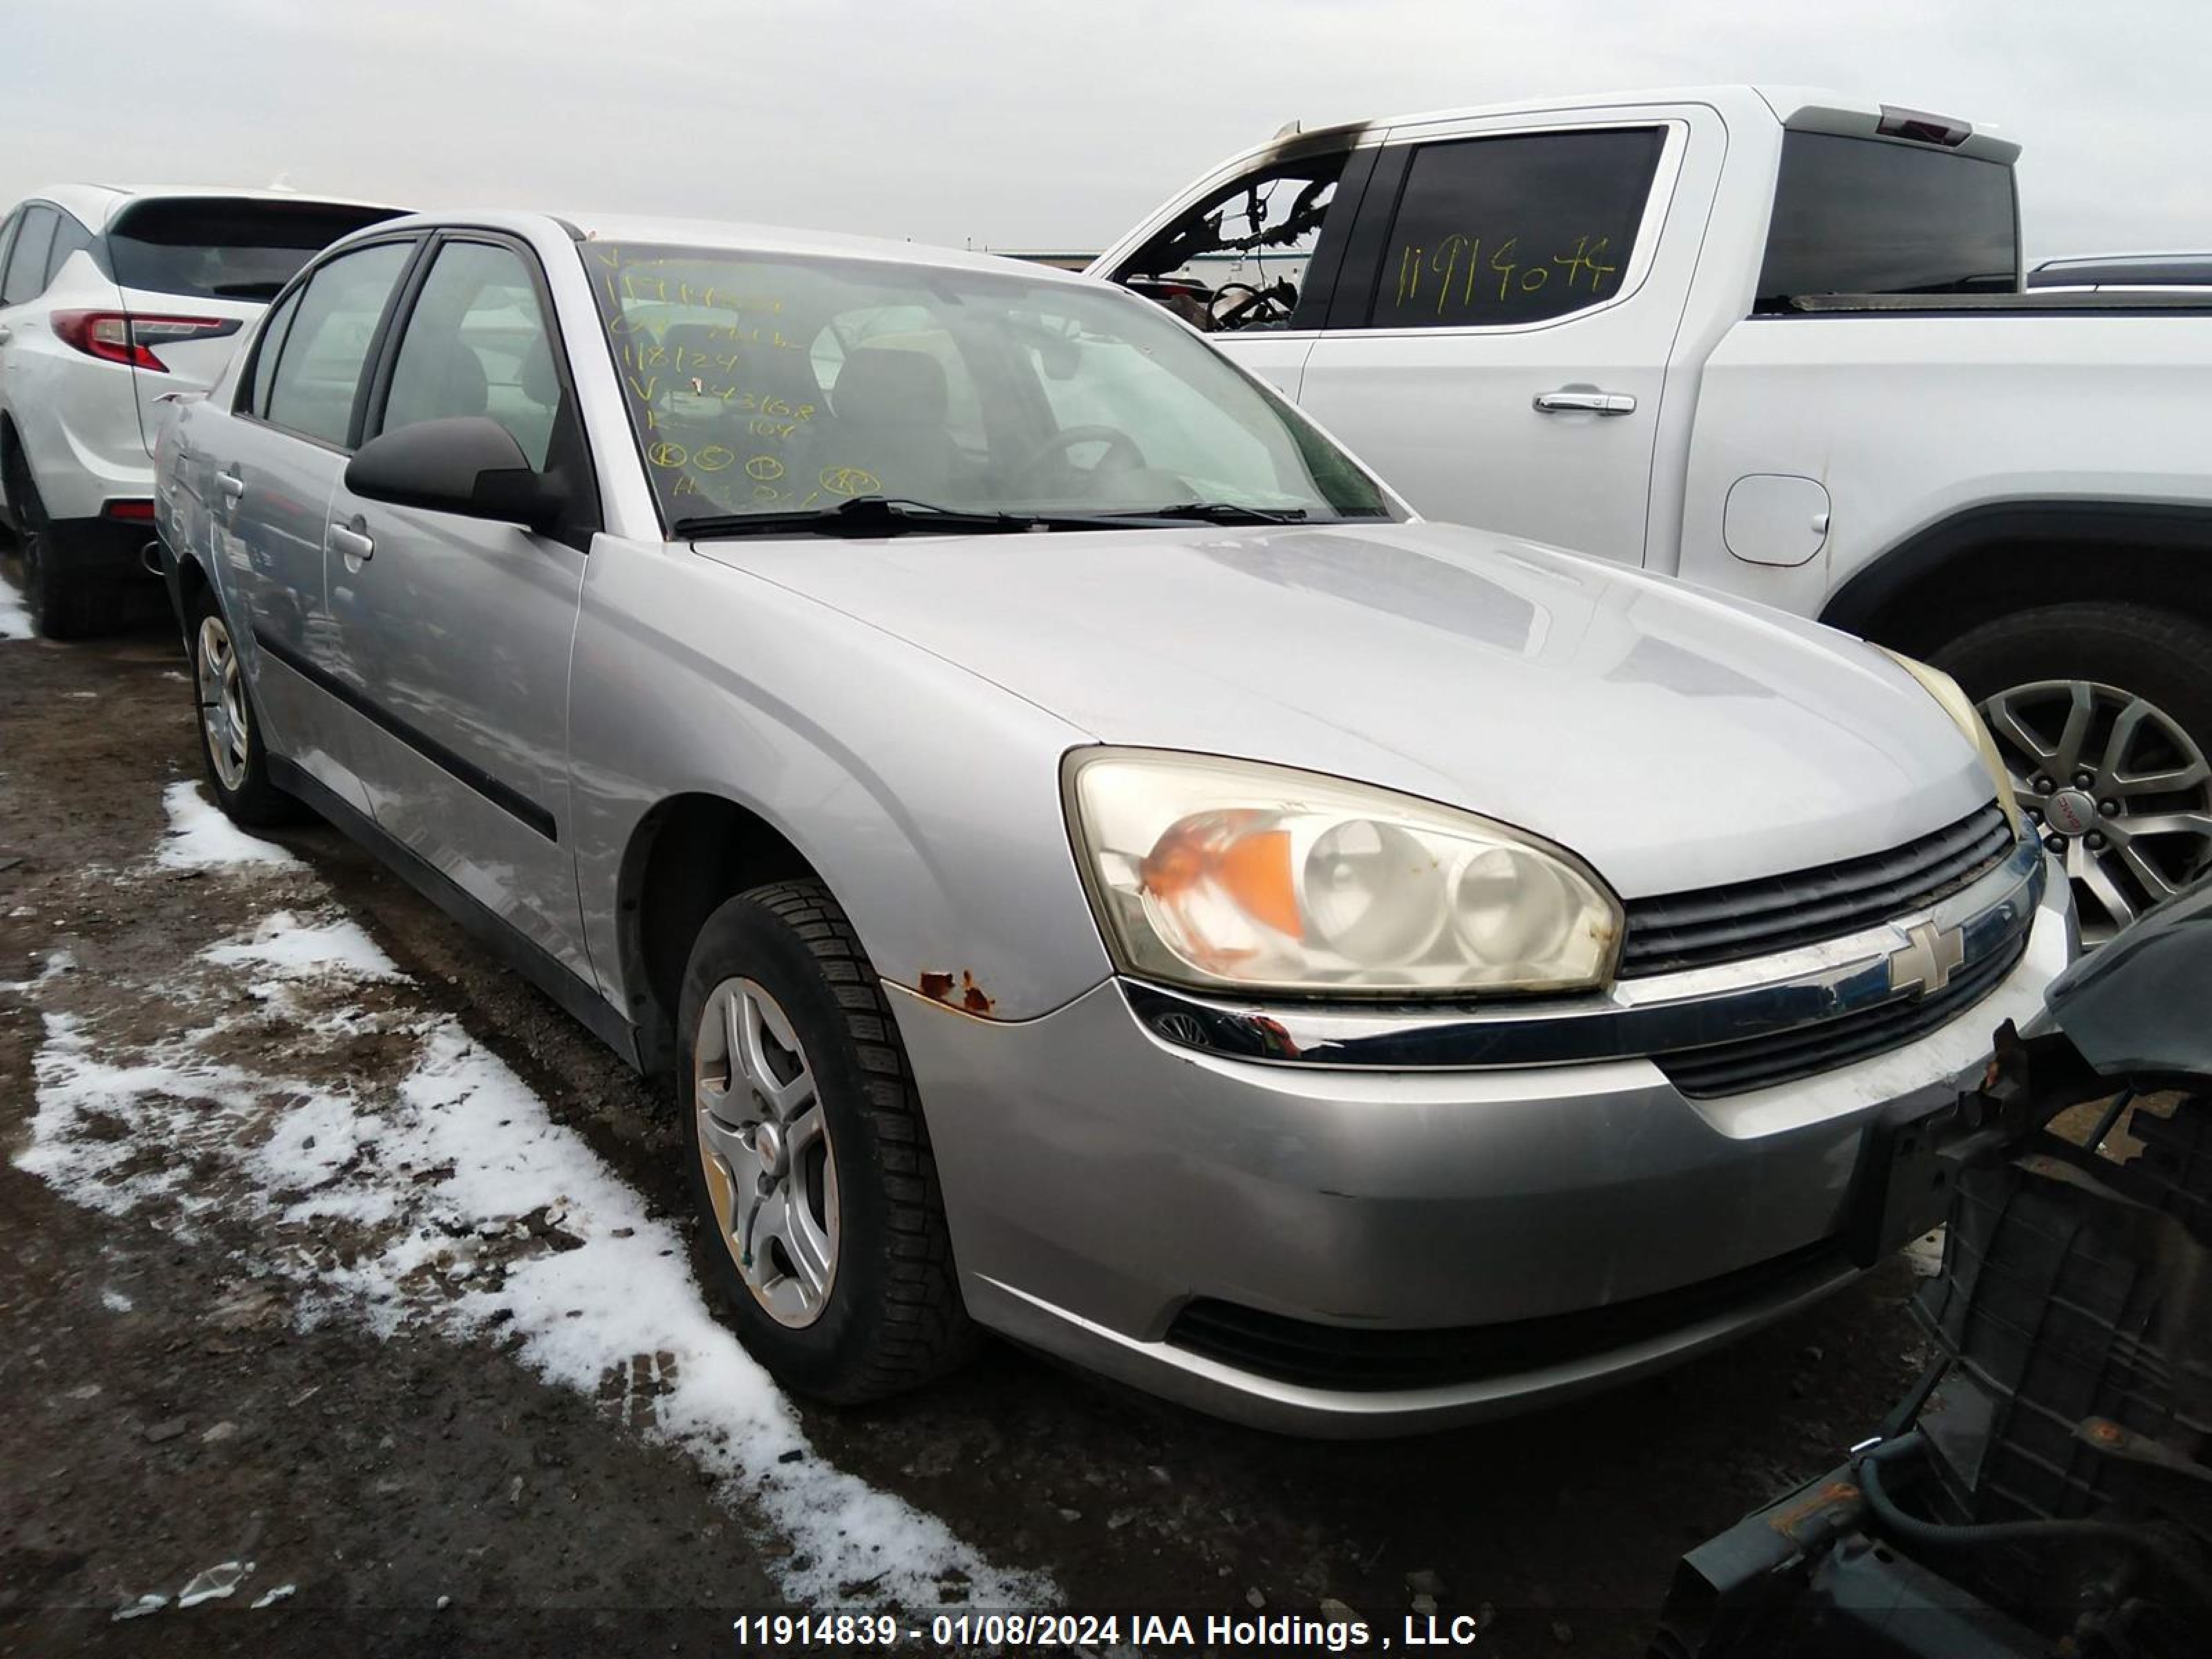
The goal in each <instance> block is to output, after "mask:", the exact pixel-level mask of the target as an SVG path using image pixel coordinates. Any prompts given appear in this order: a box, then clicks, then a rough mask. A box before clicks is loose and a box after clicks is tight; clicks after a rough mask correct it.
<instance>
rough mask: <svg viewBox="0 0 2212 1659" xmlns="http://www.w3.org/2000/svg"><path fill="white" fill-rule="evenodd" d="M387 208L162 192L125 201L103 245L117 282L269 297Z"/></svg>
mask: <svg viewBox="0 0 2212 1659" xmlns="http://www.w3.org/2000/svg"><path fill="white" fill-rule="evenodd" d="M393 217H395V215H394V214H393V213H392V211H391V210H388V209H385V208H363V207H343V206H339V205H337V204H333V203H329V202H283V201H254V200H243V201H241V200H237V199H234V198H230V197H162V198H158V199H155V200H149V201H143V202H139V203H137V204H133V205H131V206H130V207H128V208H125V210H123V212H122V213H121V214H120V215H119V216H118V217H117V219H116V221H115V222H114V223H113V224H112V225H111V226H110V227H109V228H108V233H107V243H108V252H109V258H110V259H111V260H112V263H113V265H114V270H115V280H116V282H117V283H118V284H119V285H120V286H122V287H124V288H135V289H151V290H152V291H153V292H155V293H157V294H174V295H181V296H183V297H185V298H188V299H210V300H249V301H253V300H258V301H269V300H273V299H275V298H276V295H277V291H278V290H279V289H282V288H283V286H284V284H285V283H289V282H290V281H291V280H292V278H293V277H294V276H295V275H297V274H298V272H299V270H300V268H301V266H302V265H304V264H307V261H308V260H310V259H312V258H314V256H315V255H316V254H318V253H319V252H322V251H323V250H324V249H325V248H326V247H328V246H330V245H331V243H332V242H335V241H336V240H337V239H338V238H339V237H341V236H343V235H346V234H349V233H350V232H353V231H356V230H359V229H360V228H362V226H364V225H374V224H380V223H381V222H384V221H385V220H386V219H390V218H393Z"/></svg>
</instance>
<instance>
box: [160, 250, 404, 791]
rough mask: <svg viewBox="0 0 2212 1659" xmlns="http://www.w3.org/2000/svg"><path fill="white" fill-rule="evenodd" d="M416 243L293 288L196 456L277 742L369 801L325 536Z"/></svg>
mask: <svg viewBox="0 0 2212 1659" xmlns="http://www.w3.org/2000/svg"><path fill="white" fill-rule="evenodd" d="M418 246H419V242H418V240H416V239H414V238H400V239H396V240H391V241H386V242H377V243H372V244H370V245H368V246H365V247H361V248H353V249H349V250H347V251H346V252H343V253H341V254H339V255H337V257H336V258H332V259H331V260H330V261H328V262H327V263H325V264H322V265H320V266H319V267H317V268H316V270H314V272H313V274H312V275H311V276H309V278H308V279H307V282H306V283H304V284H302V285H301V287H300V288H298V289H295V290H294V292H293V293H292V294H290V295H288V296H286V298H285V299H284V300H283V301H282V302H281V303H280V304H279V305H278V306H277V307H276V309H275V311H273V312H272V313H270V319H269V326H268V327H267V328H265V329H264V330H263V331H261V334H260V336H259V338H258V343H257V344H256V345H255V347H254V350H253V356H252V359H251V360H250V361H249V362H248V363H247V364H246V373H245V374H242V375H240V378H239V392H238V396H237V402H236V404H234V410H233V417H232V418H231V419H230V420H229V421H228V422H226V423H225V425H224V428H223V430H222V434H221V435H220V437H216V436H212V435H211V436H210V438H209V439H208V441H206V443H205V446H204V460H200V461H196V464H195V465H196V470H201V471H204V477H202V479H201V483H200V487H201V488H202V489H203V490H204V492H205V502H206V509H207V512H208V514H209V519H210V529H211V539H212V540H213V541H214V543H215V544H216V548H217V550H218V557H219V559H220V561H221V563H222V572H221V574H220V576H219V578H218V580H219V581H220V582H221V585H222V589H223V592H224V595H225V598H226V599H227V600H228V609H229V611H230V621H231V625H232V628H233V629H234V631H235V632H239V633H242V634H245V635H248V636H250V638H251V640H252V646H251V647H250V648H251V651H252V655H251V657H250V658H249V660H250V661H251V662H252V668H253V690H254V695H255V696H256V698H257V699H258V702H259V704H260V710H261V716H262V720H263V723H264V725H265V726H266V727H267V728H268V731H269V732H270V738H271V743H272V746H273V747H274V748H275V749H276V750H277V751H278V752H279V753H281V754H283V755H285V756H286V757H289V758H290V759H292V760H293V761H295V762H296V763H298V764H300V765H301V766H302V767H304V768H305V769H307V772H308V773H309V774H310V775H313V777H314V778H315V779H316V780H317V781H319V782H321V783H322V784H324V785H325V787H328V788H330V789H331V790H332V791H334V792H335V793H337V795H338V796H339V797H340V798H341V799H343V800H344V801H346V803H347V804H348V805H351V806H353V807H354V808H355V809H356V811H367V810H368V797H367V796H366V794H365V793H363V792H362V788H361V785H360V782H359V780H358V775H357V773H356V759H355V750H356V731H355V728H356V726H357V725H358V724H359V716H358V715H357V714H354V713H353V712H352V711H350V710H349V708H347V706H346V704H345V702H344V701H343V699H342V698H340V697H338V696H335V695H334V694H333V691H332V686H333V684H335V681H334V678H333V676H332V673H331V668H332V662H333V652H332V647H331V615H330V603H329V596H328V594H327V592H325V587H324V574H323V544H324V540H325V534H326V532H327V528H328V526H329V522H330V501H331V491H332V490H334V489H337V483H338V477H339V475H340V473H341V472H343V471H344V468H345V464H346V459H347V457H348V456H349V454H350V453H352V448H353V444H354V441H355V435H356V433H357V432H358V430H359V419H360V407H361V404H362V394H363V392H365V390H366V386H365V384H364V382H365V380H366V378H367V376H366V371H367V369H368V365H369V364H370V363H372V362H374V349H375V347H376V345H377V343H378V342H379V341H380V338H381V337H382V334H383V331H384V330H385V328H386V316H387V313H388V312H389V310H390V307H391V305H392V299H393V296H394V295H396V294H397V292H398V288H399V283H400V278H401V277H402V276H403V275H404V273H405V271H406V270H407V267H408V264H409V263H410V260H411V259H412V258H414V256H415V253H416V249H417V248H418ZM241 612H242V613H243V614H241Z"/></svg>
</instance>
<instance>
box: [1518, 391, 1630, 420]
mask: <svg viewBox="0 0 2212 1659" xmlns="http://www.w3.org/2000/svg"><path fill="white" fill-rule="evenodd" d="M1536 412H1537V413H1538V414H1539V415H1633V414H1634V413H1636V399H1635V398H1634V397H1633V396H1632V395H1631V394H1630V393H1628V392H1538V393H1537V394H1536Z"/></svg>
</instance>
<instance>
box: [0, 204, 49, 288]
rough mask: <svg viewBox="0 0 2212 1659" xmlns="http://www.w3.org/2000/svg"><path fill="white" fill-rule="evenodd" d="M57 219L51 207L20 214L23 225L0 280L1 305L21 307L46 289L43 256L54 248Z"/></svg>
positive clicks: (18, 229)
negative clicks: (5, 270)
mask: <svg viewBox="0 0 2212 1659" xmlns="http://www.w3.org/2000/svg"><path fill="white" fill-rule="evenodd" d="M58 217H60V216H59V215H58V214H57V213H56V212H55V211H54V210H52V208H50V207H35V206H34V207H28V208H26V209H24V210H23V222H22V223H21V225H20V226H19V227H17V228H16V231H15V246H14V247H12V248H11V249H9V253H8V269H7V272H6V274H5V275H4V276H0V305H7V306H20V305H22V304H24V303H25V302H26V301H31V300H35V299H37V298H38V297H39V295H41V294H43V293H45V292H46V255H47V254H48V253H49V252H52V249H53V246H54V222H55V220H56V219H58Z"/></svg>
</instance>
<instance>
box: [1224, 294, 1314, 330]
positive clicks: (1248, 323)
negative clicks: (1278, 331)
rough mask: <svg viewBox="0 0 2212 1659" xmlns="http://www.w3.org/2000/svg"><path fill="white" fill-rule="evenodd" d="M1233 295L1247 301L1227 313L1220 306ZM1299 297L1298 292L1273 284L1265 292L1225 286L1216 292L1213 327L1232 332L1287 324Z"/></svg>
mask: <svg viewBox="0 0 2212 1659" xmlns="http://www.w3.org/2000/svg"><path fill="white" fill-rule="evenodd" d="M1232 294H1241V295H1243V296H1244V297H1243V299H1241V300H1238V301H1236V302H1235V303H1233V304H1231V305H1230V306H1229V307H1227V308H1226V309H1225V308H1224V307H1223V306H1222V303H1221V302H1222V301H1224V300H1225V299H1227V298H1228V297H1229V296H1230V295H1232ZM1296 299H1297V289H1293V288H1292V287H1291V285H1290V284H1289V283H1268V284H1267V287H1265V288H1255V287H1254V286H1253V285H1252V284H1251V283H1223V284H1222V285H1221V286H1220V287H1219V288H1217V289H1214V290H1213V302H1212V312H1213V325H1214V327H1216V328H1218V329H1229V328H1251V327H1255V326H1264V325H1267V324H1269V323H1287V322H1288V321H1290V320H1291V306H1292V304H1293V303H1294V302H1295V301H1296Z"/></svg>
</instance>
